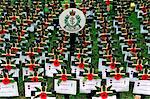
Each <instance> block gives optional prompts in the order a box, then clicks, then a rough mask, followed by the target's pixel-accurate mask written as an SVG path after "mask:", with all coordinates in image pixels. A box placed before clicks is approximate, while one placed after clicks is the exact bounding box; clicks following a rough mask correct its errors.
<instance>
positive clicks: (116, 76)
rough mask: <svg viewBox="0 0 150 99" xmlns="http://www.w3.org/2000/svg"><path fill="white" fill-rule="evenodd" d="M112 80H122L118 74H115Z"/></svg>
mask: <svg viewBox="0 0 150 99" xmlns="http://www.w3.org/2000/svg"><path fill="white" fill-rule="evenodd" d="M114 78H115V79H116V80H120V79H121V78H122V76H121V75H120V74H116V75H115V76H114Z"/></svg>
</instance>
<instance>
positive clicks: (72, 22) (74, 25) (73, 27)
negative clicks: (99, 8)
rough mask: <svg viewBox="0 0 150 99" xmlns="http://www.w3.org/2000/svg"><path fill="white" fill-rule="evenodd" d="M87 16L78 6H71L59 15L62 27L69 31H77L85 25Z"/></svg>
mask: <svg viewBox="0 0 150 99" xmlns="http://www.w3.org/2000/svg"><path fill="white" fill-rule="evenodd" d="M85 23H86V18H85V15H84V14H83V12H82V11H80V10H78V9H76V8H69V9H67V10H65V11H63V12H62V13H61V14H60V16H59V24H60V27H61V28H62V29H63V30H64V31H66V32H69V33H77V32H79V31H80V30H82V29H83V28H84V26H85Z"/></svg>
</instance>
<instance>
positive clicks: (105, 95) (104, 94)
mask: <svg viewBox="0 0 150 99" xmlns="http://www.w3.org/2000/svg"><path fill="white" fill-rule="evenodd" d="M100 96H101V98H102V99H107V97H108V94H107V92H102V93H101V94H100Z"/></svg>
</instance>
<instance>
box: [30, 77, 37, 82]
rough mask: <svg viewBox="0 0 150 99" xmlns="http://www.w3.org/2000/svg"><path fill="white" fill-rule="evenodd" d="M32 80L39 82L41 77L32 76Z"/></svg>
mask: <svg viewBox="0 0 150 99" xmlns="http://www.w3.org/2000/svg"><path fill="white" fill-rule="evenodd" d="M31 81H33V82H38V81H39V79H38V78H37V77H32V78H31Z"/></svg>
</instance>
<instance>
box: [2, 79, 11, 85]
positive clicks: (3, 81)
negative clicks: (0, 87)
mask: <svg viewBox="0 0 150 99" xmlns="http://www.w3.org/2000/svg"><path fill="white" fill-rule="evenodd" d="M2 83H3V84H4V85H7V84H9V83H10V80H9V79H8V78H4V79H3V80H2Z"/></svg>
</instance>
